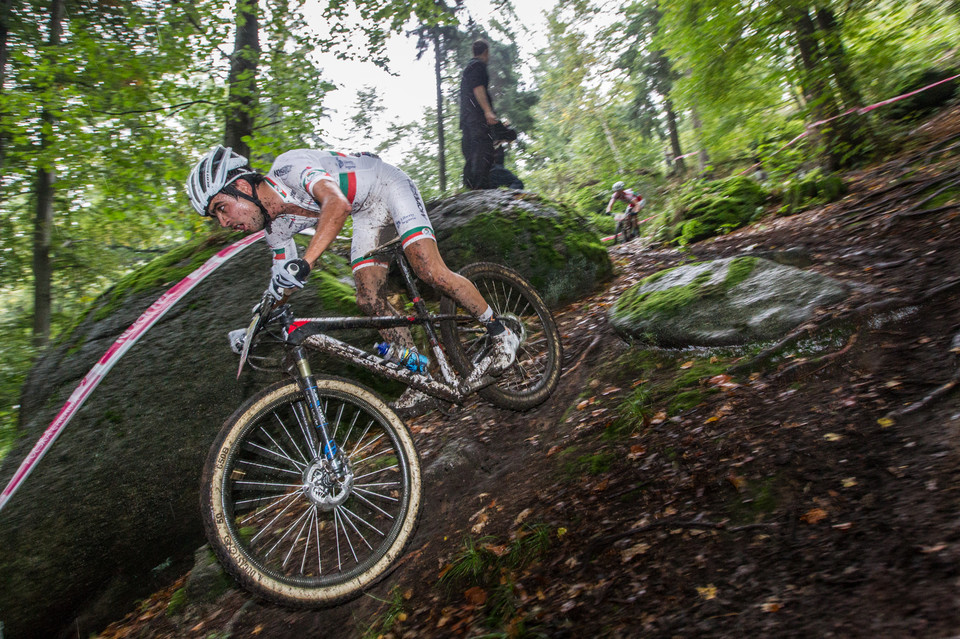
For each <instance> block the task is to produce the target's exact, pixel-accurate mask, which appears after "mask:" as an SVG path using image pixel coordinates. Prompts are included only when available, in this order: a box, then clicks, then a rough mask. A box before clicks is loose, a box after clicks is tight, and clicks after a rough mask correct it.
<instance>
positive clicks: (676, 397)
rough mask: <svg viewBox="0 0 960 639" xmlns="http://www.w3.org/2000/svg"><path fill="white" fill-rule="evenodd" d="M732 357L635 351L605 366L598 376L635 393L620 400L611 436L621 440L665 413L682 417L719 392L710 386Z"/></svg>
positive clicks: (720, 353) (716, 354) (610, 431)
mask: <svg viewBox="0 0 960 639" xmlns="http://www.w3.org/2000/svg"><path fill="white" fill-rule="evenodd" d="M732 358H733V357H732V355H730V354H727V353H723V352H719V351H718V352H715V353H714V354H713V355H709V354H691V353H676V352H671V351H661V350H646V349H640V348H634V349H631V350H629V351H627V352H626V353H624V354H623V355H621V356H620V357H618V358H616V359H615V360H613V361H611V362H609V363H607V364H606V365H604V366H602V367H601V368H599V369H598V371H597V377H598V378H599V379H603V380H605V381H607V382H608V383H610V384H614V385H617V386H622V387H627V388H630V389H631V390H630V391H629V393H628V394H626V395H625V396H623V397H621V398H619V399H617V400H616V401H617V405H616V411H617V418H616V420H615V421H614V422H613V423H612V424H611V425H610V427H609V431H608V434H609V435H610V436H612V437H621V436H626V435H630V434H633V433H635V432H637V431H639V430H642V429H643V428H644V425H645V424H647V423H648V422H649V420H650V419H651V418H652V417H653V416H654V414H656V413H659V412H661V411H662V414H663V416H667V417H670V416H673V415H678V414H680V413H682V412H684V411H686V410H689V409H690V408H692V407H694V406H696V405H698V404H700V403H701V402H702V401H704V399H705V398H706V397H707V396H709V395H712V394H714V393H716V392H718V389H717V388H716V387H714V386H710V385H708V384H707V380H709V379H710V378H712V377H714V376H716V375H720V374H722V373H724V372H725V371H726V369H727V366H728V365H729V363H730V360H731V359H732Z"/></svg>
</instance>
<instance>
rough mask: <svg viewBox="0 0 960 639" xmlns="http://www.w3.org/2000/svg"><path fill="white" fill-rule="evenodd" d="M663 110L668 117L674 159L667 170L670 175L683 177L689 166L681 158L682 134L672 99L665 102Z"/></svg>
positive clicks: (668, 133) (671, 150)
mask: <svg viewBox="0 0 960 639" xmlns="http://www.w3.org/2000/svg"><path fill="white" fill-rule="evenodd" d="M663 110H664V113H666V115H667V135H668V136H669V137H670V152H671V153H672V155H673V158H674V159H673V162H671V165H670V166H669V167H667V169H668V172H669V173H673V172H674V171H677V172H678V173H680V174H681V175H682V174H683V173H684V172H686V170H687V166H686V164H684V162H683V158H681V157H680V156H681V155H683V151H682V150H681V149H680V133H679V132H678V131H677V114H676V112H675V111H674V110H673V101H672V100H671V99H670V98H667V99H666V100H665V102H664V105H663Z"/></svg>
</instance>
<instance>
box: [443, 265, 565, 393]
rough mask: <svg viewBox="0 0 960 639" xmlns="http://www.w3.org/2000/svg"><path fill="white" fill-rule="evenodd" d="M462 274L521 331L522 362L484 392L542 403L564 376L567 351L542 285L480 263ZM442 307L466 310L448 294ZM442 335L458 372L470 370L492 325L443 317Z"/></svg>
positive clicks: (503, 268) (519, 357)
mask: <svg viewBox="0 0 960 639" xmlns="http://www.w3.org/2000/svg"><path fill="white" fill-rule="evenodd" d="M460 274H461V275H463V276H464V277H466V278H467V279H468V280H470V281H471V282H473V283H474V285H475V286H476V287H477V290H479V291H480V294H481V295H482V296H483V297H484V299H485V300H486V301H487V303H489V304H490V306H491V308H493V313H494V316H495V317H498V318H500V319H501V321H503V322H504V324H506V325H507V326H508V327H510V328H511V330H514V331H515V332H519V334H520V336H521V343H520V346H519V348H518V349H517V361H516V362H515V363H514V364H513V365H512V366H510V368H508V369H507V370H506V371H504V372H503V374H502V375H500V377H499V378H498V379H497V382H496V383H495V384H494V385H491V386H487V387H486V388H483V389H481V390H480V391H479V394H480V396H481V397H483V398H484V399H486V400H487V401H489V402H490V403H491V404H493V405H495V406H498V407H500V408H506V409H510V410H518V411H520V410H528V409H531V408H533V407H535V406H539V405H540V404H542V403H543V402H544V401H546V399H547V398H548V397H549V396H550V394H551V393H553V391H554V389H555V388H556V387H557V383H558V382H559V381H560V372H561V366H562V360H563V353H562V350H561V345H560V332H559V331H558V330H557V325H556V322H555V321H554V319H553V315H551V313H550V310H549V309H548V308H547V306H546V304H544V302H543V299H542V298H541V297H540V294H539V293H537V291H536V289H534V288H533V286H531V285H530V284H529V283H528V282H527V281H526V280H525V279H524V278H523V277H522V276H521V275H520V274H519V273H517V272H516V271H514V270H513V269H510V268H507V267H506V266H501V265H500V264H493V263H489V262H477V263H475V264H470V265H468V266H466V267H464V268H463V269H461V270H460ZM440 311H441V313H444V314H448V313H450V314H452V313H460V314H464V313H465V311H464V309H462V308H458V306H457V304H456V302H455V301H454V300H452V299H450V298H448V297H445V298H443V299H442V300H441V302H440ZM440 335H441V339H442V341H443V344H444V346H445V347H446V351H447V354H448V355H449V356H450V359H451V361H452V362H453V365H454V367H455V368H456V369H457V372H459V373H460V374H461V375H469V373H470V372H471V371H472V370H473V367H474V364H475V363H476V362H477V361H478V360H479V359H480V358H481V357H482V356H483V355H484V352H485V348H486V346H487V337H486V329H484V327H483V326H482V325H481V324H480V323H479V322H474V323H472V324H466V325H464V324H455V323H453V322H442V323H441V326H440Z"/></svg>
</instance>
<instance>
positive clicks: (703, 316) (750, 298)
mask: <svg viewBox="0 0 960 639" xmlns="http://www.w3.org/2000/svg"><path fill="white" fill-rule="evenodd" d="M847 294H848V290H847V288H846V286H845V285H843V284H842V283H840V282H837V281H836V280H833V279H831V278H828V277H825V276H823V275H820V274H818V273H813V272H810V271H804V270H801V269H798V268H794V267H791V266H784V265H781V264H776V263H774V262H771V261H768V260H765V259H762V258H756V257H740V258H728V259H723V260H715V261H712V262H699V263H696V264H687V265H684V266H679V267H676V268H673V269H668V270H666V271H661V272H659V273H655V274H653V275H651V276H650V277H648V278H646V279H645V280H643V281H641V282H639V283H638V284H636V285H634V286H633V287H632V288H630V289H628V290H627V291H626V292H624V293H623V295H621V296H620V299H618V300H617V302H616V304H614V305H613V306H612V307H611V308H610V311H609V319H610V323H611V324H612V325H613V326H614V327H615V328H616V329H617V330H618V331H619V332H620V333H622V334H624V335H626V336H628V337H631V338H634V339H639V340H642V341H645V342H649V343H652V344H655V345H658V346H665V347H684V346H732V345H739V344H746V343H750V342H761V341H765V340H771V339H775V338H777V337H780V336H782V335H784V334H785V333H787V332H788V331H789V330H790V329H792V328H794V327H795V326H797V325H799V324H800V323H801V322H803V321H805V320H807V319H808V318H810V317H811V315H812V313H813V310H814V309H815V308H816V307H818V306H822V305H824V304H831V303H834V302H837V301H839V300H842V299H843V298H845V297H846V296H847Z"/></svg>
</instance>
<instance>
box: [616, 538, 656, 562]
mask: <svg viewBox="0 0 960 639" xmlns="http://www.w3.org/2000/svg"><path fill="white" fill-rule="evenodd" d="M648 550H650V544H646V543H644V542H642V541H641V542H640V543H638V544H634V545H633V546H630V547H629V548H627V549H626V550H624V551H622V552H621V553H620V557H621V558H622V559H623V561H624V562H627V561H630V560H631V559H633V558H634V557H636V556H637V555H642V554H644V553H645V552H647V551H648Z"/></svg>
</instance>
